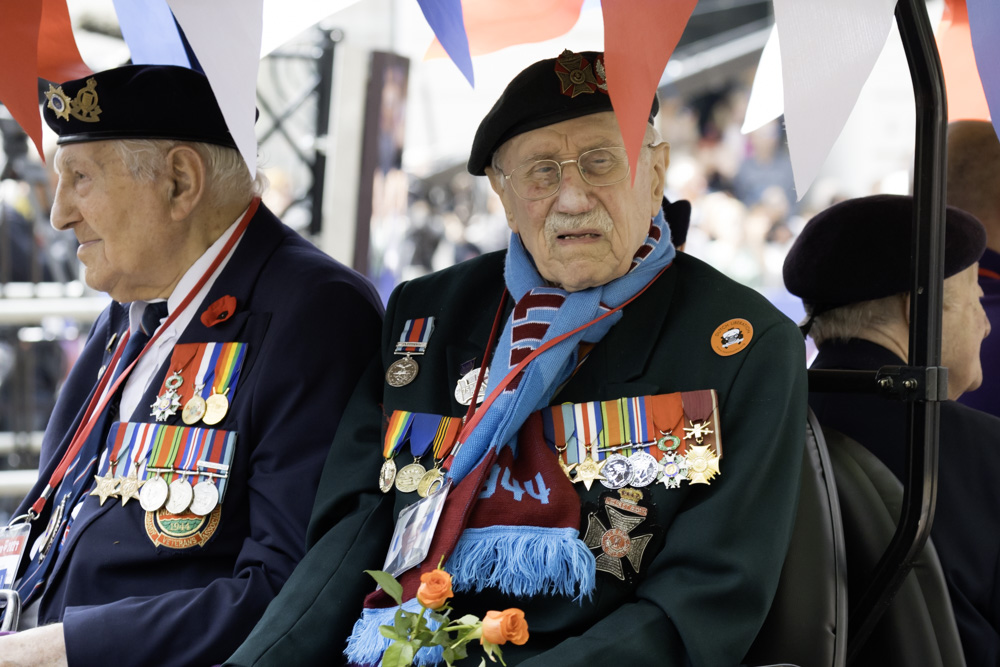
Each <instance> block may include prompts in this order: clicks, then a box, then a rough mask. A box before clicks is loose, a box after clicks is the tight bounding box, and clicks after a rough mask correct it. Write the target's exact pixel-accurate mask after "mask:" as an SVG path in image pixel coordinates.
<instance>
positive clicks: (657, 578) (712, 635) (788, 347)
mask: <svg viewBox="0 0 1000 667" xmlns="http://www.w3.org/2000/svg"><path fill="white" fill-rule="evenodd" d="M604 74H605V69H604V56H603V54H602V53H592V52H584V53H571V52H569V51H566V52H563V54H562V55H560V56H559V57H558V58H553V59H549V60H543V61H540V62H537V63H535V64H533V65H531V66H530V67H528V68H527V69H526V70H524V71H523V72H521V73H520V74H519V75H518V76H517V77H516V78H515V79H514V80H513V81H512V82H511V83H510V84H509V85H508V86H507V89H506V91H505V92H504V93H503V95H502V96H501V98H500V99H499V101H498V102H497V103H496V104H495V106H494V107H493V109H492V110H491V111H490V112H489V114H488V115H487V116H486V118H485V119H484V120H483V121H482V124H481V125H480V126H479V130H478V132H477V134H476V137H475V141H474V143H473V147H472V153H471V157H470V159H469V165H468V166H469V171H470V172H471V173H472V174H476V175H486V176H487V177H489V179H490V183H491V185H492V186H493V188H494V190H496V192H497V194H499V195H500V198H501V200H502V201H503V205H504V208H505V210H506V214H507V221H508V224H509V226H510V229H511V231H512V234H511V237H510V247H509V249H508V250H507V251H506V252H499V253H494V254H490V255H485V256H483V257H480V258H477V259H474V260H471V261H469V262H466V263H463V264H460V265H457V266H455V267H452V268H450V269H447V270H444V271H441V272H438V273H435V274H431V275H429V276H425V277H422V278H420V279H418V280H414V281H412V282H408V283H404V284H402V285H400V286H399V287H398V288H397V289H396V290H395V292H394V294H393V296H392V297H391V298H390V301H389V306H388V309H387V315H388V316H387V321H386V326H385V327H384V328H383V335H382V355H381V358H380V359H379V360H377V361H376V362H375V363H373V364H372V366H371V367H370V368H369V369H368V371H367V372H366V374H365V376H364V379H363V380H362V382H361V383H360V384H359V387H358V391H357V393H356V395H355V396H354V399H353V400H352V402H351V405H350V406H349V408H348V413H349V416H348V417H346V418H345V422H344V424H343V425H342V427H341V429H340V432H338V435H337V438H336V440H335V443H334V448H333V450H331V455H330V458H329V459H328V461H327V463H326V468H325V469H324V472H323V481H322V482H321V489H320V491H319V493H318V495H317V502H316V506H315V509H314V512H313V517H312V523H311V526H310V530H309V545H310V551H309V553H308V554H307V556H306V558H305V559H304V560H303V562H302V563H301V564H300V565H299V567H298V568H297V569H296V571H295V573H294V574H293V575H292V577H291V578H290V579H289V581H288V583H287V584H286V586H285V588H284V589H283V590H282V592H281V594H280V595H279V597H278V598H277V599H276V600H275V601H274V602H273V603H272V605H271V606H270V607H269V609H268V612H267V613H266V614H265V616H264V618H263V619H262V621H261V623H260V624H258V626H257V628H256V630H255V631H254V633H253V634H252V635H251V637H250V638H249V639H248V640H247V642H246V643H244V645H243V646H242V647H241V648H240V650H239V651H238V652H237V653H236V654H235V655H234V656H233V657H232V658H231V659H230V661H231V664H237V665H250V664H254V665H278V664H289V663H297V664H328V663H329V662H330V661H335V662H336V661H345V662H349V663H353V664H359V665H364V664H378V663H379V661H380V659H381V657H382V654H383V651H384V650H385V649H386V647H387V646H388V644H389V640H388V639H386V638H385V637H384V636H382V635H381V634H380V632H379V626H380V625H383V624H392V623H393V618H394V615H395V613H396V609H397V605H396V604H395V602H394V601H392V600H391V599H390V598H389V596H387V595H386V594H385V593H384V592H382V591H376V590H375V585H374V582H373V581H372V580H371V579H369V578H368V577H367V576H366V575H364V574H363V572H362V571H363V570H366V569H373V570H379V569H384V570H387V571H390V572H392V573H393V574H397V575H399V576H400V582H401V584H402V587H403V593H402V597H403V608H404V609H409V610H417V609H419V608H420V605H419V603H418V601H417V600H415V599H414V596H415V592H416V590H417V586H418V584H419V580H420V577H421V575H422V574H426V573H428V572H429V571H430V570H433V569H435V568H437V566H438V564H439V563H443V567H444V569H445V570H447V571H448V572H449V573H451V575H452V577H453V578H452V583H453V587H454V590H455V597H454V598H453V599H452V600H451V602H450V604H451V605H452V607H453V608H454V609H455V610H456V612H455V616H456V617H458V616H459V615H462V614H466V613H471V614H475V615H477V616H483V615H484V614H485V612H486V611H487V610H491V609H492V610H502V609H505V608H511V607H518V608H521V609H523V611H524V612H525V616H526V620H527V623H528V625H529V626H530V638H529V639H528V640H527V642H526V643H524V644H523V645H508V646H505V647H504V658H505V659H506V661H507V664H518V665H546V666H547V667H552V666H554V665H581V664H589V663H593V664H610V663H611V662H612V661H613V662H614V663H615V664H624V663H631V664H636V665H640V664H658V665H703V666H717V665H735V664H738V663H739V662H740V661H741V659H742V658H743V656H744V655H745V653H746V651H747V649H748V647H749V646H750V644H751V642H752V640H753V639H754V637H755V635H756V634H757V632H758V630H759V628H760V626H761V623H762V622H763V620H764V618H765V616H766V614H767V611H768V608H769V606H770V604H771V600H772V598H773V595H774V592H775V589H776V586H777V581H778V575H779V573H780V570H781V565H782V562H783V559H784V556H785V552H786V549H787V545H788V541H789V535H790V531H791V526H792V521H793V518H794V516H795V510H796V498H797V493H798V484H799V472H800V465H801V455H802V450H803V437H804V428H805V427H804V420H805V377H804V376H805V368H804V363H803V359H804V352H803V343H802V339H801V335H800V334H799V333H798V331H797V329H796V328H795V326H794V324H793V323H792V322H791V321H789V320H787V319H786V318H784V317H783V316H782V315H781V314H780V313H778V312H777V311H776V310H775V309H774V308H773V307H772V306H771V305H770V304H768V303H767V302H766V301H765V300H764V299H763V298H761V297H760V296H759V295H758V294H756V293H755V292H753V291H751V290H749V289H746V288H744V287H742V286H740V285H737V284H735V283H733V282H732V281H730V280H728V279H727V278H725V277H723V276H722V275H721V274H719V273H718V272H716V271H714V270H713V269H711V268H709V267H708V266H707V265H705V264H703V263H702V262H700V261H698V260H696V259H694V258H691V257H689V256H685V255H684V254H683V253H677V252H675V249H674V247H673V245H672V243H671V240H670V229H669V220H666V219H664V214H663V211H662V210H661V202H662V195H663V187H664V176H665V171H666V168H667V162H668V146H667V145H666V144H665V143H664V142H663V141H662V140H661V139H660V137H659V135H658V133H657V132H656V130H655V129H654V128H653V126H652V124H650V125H649V126H648V127H647V130H646V137H645V141H644V142H643V147H642V149H641V152H640V154H639V156H638V164H637V167H636V171H635V173H630V169H629V166H628V158H627V155H626V151H625V149H624V147H623V145H622V137H621V132H620V131H619V128H618V124H617V122H616V120H615V115H614V113H613V109H612V106H611V101H610V98H609V96H608V92H607V82H606V80H605V76H604ZM656 111H657V105H656V102H655V101H653V103H652V110H651V114H650V123H652V116H653V114H655V112H656ZM670 208H673V207H670ZM675 210H678V211H679V212H680V213H682V214H684V213H686V208H685V207H683V206H681V207H678V209H675ZM441 659H442V655H441V652H440V649H438V650H437V651H436V652H435V651H431V650H429V649H422V650H421V651H420V652H418V653H417V657H416V660H417V661H418V662H421V661H422V662H423V663H425V664H431V663H434V662H437V661H440V660H441ZM474 662H478V658H477V659H476V660H475V661H474Z"/></svg>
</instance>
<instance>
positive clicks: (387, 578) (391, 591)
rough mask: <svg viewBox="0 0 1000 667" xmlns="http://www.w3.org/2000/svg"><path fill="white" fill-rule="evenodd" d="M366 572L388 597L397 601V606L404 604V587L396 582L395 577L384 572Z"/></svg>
mask: <svg viewBox="0 0 1000 667" xmlns="http://www.w3.org/2000/svg"><path fill="white" fill-rule="evenodd" d="M365 572H366V573H367V574H368V575H370V576H371V578H372V579H374V580H375V583H377V584H378V585H379V586H381V587H382V590H383V591H385V594H386V595H388V596H389V597H391V598H392V599H393V600H395V601H396V604H403V585H402V584H400V583H399V582H398V581H396V578H395V577H393V576H392V575H391V574H389V573H388V572H383V571H382V570H365Z"/></svg>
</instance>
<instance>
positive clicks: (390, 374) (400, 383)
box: [385, 355, 420, 387]
mask: <svg viewBox="0 0 1000 667" xmlns="http://www.w3.org/2000/svg"><path fill="white" fill-rule="evenodd" d="M419 370H420V366H418V365H417V362H416V360H414V359H413V357H411V356H410V355H407V356H405V357H403V358H402V359H397V360H396V361H394V362H392V363H391V364H389V368H388V369H387V370H386V372H385V381H386V382H388V383H389V386H392V387H404V386H406V385H408V384H410V383H411V382H413V379H414V378H415V377H417V372H418V371H419Z"/></svg>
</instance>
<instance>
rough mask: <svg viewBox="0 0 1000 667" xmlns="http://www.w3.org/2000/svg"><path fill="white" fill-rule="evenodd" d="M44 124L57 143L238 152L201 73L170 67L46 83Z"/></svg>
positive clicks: (139, 67) (138, 68) (120, 69)
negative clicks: (174, 145) (180, 145)
mask: <svg viewBox="0 0 1000 667" xmlns="http://www.w3.org/2000/svg"><path fill="white" fill-rule="evenodd" d="M45 98H46V103H45V108H44V109H43V112H44V116H45V122H46V123H48V124H49V127H51V128H52V129H53V130H54V131H55V132H56V134H58V135H59V139H58V141H57V143H59V144H70V143H79V142H83V141H103V140H106V139H174V140H180V141H197V142H204V143H209V144H218V145H220V146H227V147H229V148H236V142H235V141H233V137H232V135H231V134H230V133H229V128H227V127H226V121H225V118H223V116H222V111H221V110H220V109H219V105H218V103H217V102H216V101H215V94H214V93H213V92H212V87H211V86H210V85H209V83H208V79H207V78H205V75H204V74H201V73H200V72H196V71H195V70H191V69H187V68H185V67H175V66H172V65H128V66H125V67H118V68H115V69H109V70H105V71H103V72H97V73H95V74H93V75H91V76H88V77H84V78H82V79H76V80H73V81H67V82H66V83H64V84H62V85H61V86H56V85H52V84H49V89H48V91H47V92H46V93H45Z"/></svg>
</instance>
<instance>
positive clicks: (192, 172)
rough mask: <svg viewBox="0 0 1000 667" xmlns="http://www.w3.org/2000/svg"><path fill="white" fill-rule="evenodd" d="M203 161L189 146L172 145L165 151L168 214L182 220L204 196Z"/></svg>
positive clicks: (204, 170) (204, 169)
mask: <svg viewBox="0 0 1000 667" xmlns="http://www.w3.org/2000/svg"><path fill="white" fill-rule="evenodd" d="M205 172H206V168H205V161H204V160H203V159H202V157H201V155H200V154H199V153H198V151H196V150H195V149H194V148H193V147H191V146H186V145H183V144H182V145H180V146H174V147H173V148H171V149H170V152H168V153H167V178H168V179H169V186H170V215H171V218H173V219H174V220H184V219H185V218H187V217H188V216H190V215H191V212H192V211H194V209H195V208H197V206H198V204H199V203H200V202H201V200H202V199H203V198H204V196H205Z"/></svg>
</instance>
